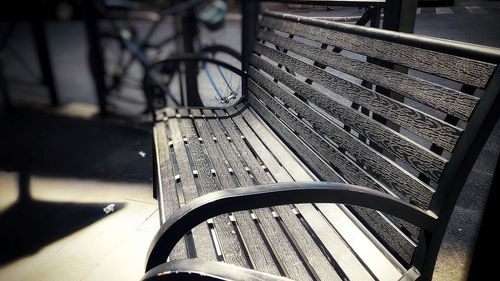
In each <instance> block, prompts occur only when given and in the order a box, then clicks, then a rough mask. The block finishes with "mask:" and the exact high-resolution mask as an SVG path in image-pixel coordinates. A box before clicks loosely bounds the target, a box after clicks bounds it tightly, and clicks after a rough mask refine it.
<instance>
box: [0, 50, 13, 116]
mask: <svg viewBox="0 0 500 281" xmlns="http://www.w3.org/2000/svg"><path fill="white" fill-rule="evenodd" d="M0 91H2V96H3V102H4V106H5V109H7V110H8V109H10V108H11V106H12V104H11V101H10V96H9V87H8V85H7V80H6V79H5V74H4V71H3V62H2V58H1V57H0Z"/></svg>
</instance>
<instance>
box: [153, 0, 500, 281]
mask: <svg viewBox="0 0 500 281" xmlns="http://www.w3.org/2000/svg"><path fill="white" fill-rule="evenodd" d="M302 2H308V3H310V2H317V1H302ZM319 2H322V1H319ZM323 2H324V1H323ZM242 8H243V9H242V10H243V14H244V20H243V21H242V32H243V34H244V36H243V38H242V46H243V48H242V68H243V71H239V70H237V69H234V67H230V66H228V65H224V64H223V63H220V62H217V61H215V60H212V61H211V62H213V63H217V64H221V65H224V66H225V67H228V68H229V69H231V70H232V71H234V72H235V73H239V74H241V75H242V78H243V80H242V82H243V87H242V89H243V96H244V99H247V97H248V95H249V93H248V87H249V86H248V83H249V81H248V73H249V69H250V57H251V54H252V51H253V50H254V47H253V46H254V42H255V41H256V38H257V32H256V26H257V25H258V23H257V22H258V13H259V11H258V3H257V1H244V2H243V7H242ZM269 15H270V16H271V17H275V18H280V17H281V18H283V19H286V20H289V21H292V22H307V23H308V24H311V25H314V26H318V27H321V28H324V29H331V30H337V31H339V30H340V31H342V32H345V33H348V34H354V35H359V36H362V37H366V38H372V39H379V40H383V41H386V42H392V43H397V44H403V45H406V46H413V47H417V48H424V49H425V50H431V51H435V52H442V53H446V54H449V55H452V56H459V57H463V58H467V59H471V60H479V61H483V62H488V63H491V64H494V65H495V68H494V70H493V73H492V74H491V76H490V78H489V80H488V81H486V82H485V83H483V84H485V85H486V84H487V86H486V87H485V92H484V94H483V96H482V97H481V100H480V102H479V103H478V105H477V106H476V107H475V109H474V112H473V114H472V115H471V118H470V119H469V120H468V125H467V129H466V130H465V131H464V132H463V135H462V136H461V137H460V138H459V139H458V142H457V144H456V146H455V147H454V150H453V156H452V158H451V159H450V161H449V162H448V163H447V165H446V168H445V169H444V170H443V172H442V175H441V177H440V178H439V188H438V189H437V190H436V192H435V193H434V195H433V196H432V200H431V202H430V205H429V208H428V210H423V209H421V208H418V207H415V206H414V205H412V204H409V203H408V202H405V201H403V200H400V199H398V198H395V197H392V196H388V195H387V194H385V193H383V192H380V191H376V190H373V189H368V188H365V187H360V186H354V185H348V184H342V183H329V182H307V183H306V182H295V183H279V184H271V185H261V186H254V187H243V188H237V189H232V190H224V191H218V192H214V193H210V194H207V195H204V196H202V197H199V198H197V199H195V200H193V201H191V202H189V203H188V204H186V205H185V206H184V207H182V208H181V209H179V210H178V211H177V212H175V213H174V214H173V215H172V216H171V217H169V218H168V220H167V222H166V223H164V224H163V225H162V226H161V229H160V230H159V232H158V234H157V235H156V237H155V238H154V240H153V242H152V244H151V247H150V249H149V252H148V259H147V262H146V271H149V272H148V273H147V275H146V276H145V279H148V280H156V279H158V280H160V279H161V280H170V279H169V278H173V279H175V280H178V279H177V278H179V279H180V280H183V279H182V278H191V279H190V280H198V279H196V278H199V279H200V280H202V279H203V278H206V279H210V278H214V279H217V278H228V279H231V278H243V276H244V277H245V278H248V280H261V279H259V278H262V279H269V280H285V279H284V278H283V277H277V276H270V275H267V274H264V273H260V272H256V271H252V270H249V269H236V268H235V267H234V266H232V265H226V264H221V263H215V262H207V261H200V260H197V261H196V262H190V261H175V262H171V263H168V262H167V263H164V262H165V260H166V257H167V256H168V253H170V251H171V250H172V249H173V248H174V246H175V245H176V243H177V241H178V240H180V239H181V238H182V237H183V236H184V234H185V233H186V232H188V231H189V230H190V229H192V228H193V227H195V226H196V225H198V224H199V223H200V222H202V221H204V220H207V219H209V218H212V217H214V216H217V215H220V214H224V213H228V212H234V211H238V210H248V209H253V208H262V207H270V206H275V205H284V204H297V203H306V202H307V203H339V204H348V205H356V206H361V207H368V208H372V209H376V210H379V211H382V212H385V213H388V214H392V215H394V216H396V217H398V218H401V219H404V220H406V221H408V222H410V223H412V224H413V225H415V226H417V227H419V228H421V229H422V231H421V232H420V236H419V241H418V245H417V247H416V250H415V254H414V256H413V259H412V263H411V265H412V268H411V269H410V271H408V273H407V276H403V277H409V278H410V279H411V278H415V277H417V278H421V280H430V279H431V278H432V274H433V270H434V266H435V262H436V259H437V255H438V252H439V249H440V246H441V243H442V240H443V237H444V234H445V231H446V228H447V226H448V222H449V220H450V217H451V214H452V212H453V209H454V207H455V204H456V202H457V199H458V197H459V195H460V193H461V190H462V188H463V186H464V184H465V181H466V179H467V177H468V175H469V172H470V170H471V169H472V166H473V164H474V163H475V160H476V159H477V157H478V155H479V153H480V152H481V149H482V147H483V145H484V143H485V142H486V140H487V138H488V136H489V135H490V133H491V131H492V130H493V128H494V126H495V124H496V122H497V120H498V118H499V117H500V111H499V110H495V109H496V108H500V97H499V92H500V69H499V68H498V66H497V65H498V64H499V63H500V50H498V49H493V48H488V47H482V46H477V45H470V44H463V43H459V42H454V41H448V40H437V39H434V38H429V37H424V36H414V35H410V34H402V33H394V32H389V31H384V30H367V29H365V28H358V27H357V26H346V25H338V24H336V23H332V22H327V21H317V20H314V19H304V18H300V17H294V16H288V15H279V14H272V13H271V14H268V16H269ZM176 59H179V60H180V59H190V60H196V59H199V58H196V57H189V56H188V57H178V58H176ZM465 84H466V83H464V85H465ZM462 90H463V91H462V92H467V87H465V86H464V87H463V88H462ZM162 114H163V112H160V113H159V115H162ZM452 117H453V116H452ZM452 117H447V118H446V119H445V120H446V121H447V122H448V123H450V124H453V123H455V124H456V122H458V120H454V118H452ZM452 149H453V148H452ZM431 150H433V148H431ZM434 150H439V148H435V149H434ZM235 272H236V273H235ZM167 273H177V274H167ZM252 278H253V279H252ZM243 279H244V278H243Z"/></svg>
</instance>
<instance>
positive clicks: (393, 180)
mask: <svg viewBox="0 0 500 281" xmlns="http://www.w3.org/2000/svg"><path fill="white" fill-rule="evenodd" d="M249 73H250V76H251V77H252V78H254V79H255V81H258V83H259V84H260V86H261V87H263V88H264V89H266V90H267V92H268V93H273V94H274V95H275V96H277V97H279V98H280V99H281V100H282V101H283V102H285V103H286V104H287V105H288V106H290V107H291V108H292V109H293V110H294V111H295V112H297V113H298V114H299V115H300V116H301V117H302V118H305V119H306V120H307V121H309V122H310V123H311V124H312V125H313V126H314V130H315V131H316V132H318V133H320V134H325V135H326V136H327V137H329V138H330V139H331V140H333V141H334V142H335V143H336V144H337V145H339V146H340V148H342V149H345V150H346V152H347V153H349V154H350V155H352V156H353V157H355V158H356V160H357V162H359V163H361V164H362V165H366V166H367V168H368V170H369V171H370V172H371V174H373V175H374V176H376V177H377V179H380V180H381V181H382V182H387V183H390V184H389V186H390V187H392V188H393V190H397V191H399V192H402V193H403V194H405V195H407V197H408V198H409V199H410V200H414V201H415V202H414V203H417V202H418V203H417V205H419V206H420V207H424V208H425V207H427V205H428V203H429V201H430V198H431V197H432V192H430V191H429V189H428V187H427V186H424V185H423V183H421V182H420V181H418V180H416V178H415V177H414V176H412V175H411V174H409V173H408V172H406V171H405V170H403V169H401V168H399V167H397V166H395V164H394V163H393V162H392V161H391V160H389V159H388V158H387V157H385V156H383V155H381V154H380V153H378V152H377V151H375V150H373V149H372V148H371V147H369V146H368V145H366V144H365V143H363V142H361V141H360V140H359V139H357V138H355V137H354V136H353V135H351V134H349V133H348V132H346V131H345V130H343V129H342V128H340V127H339V126H338V125H337V124H335V123H333V122H331V121H329V120H327V119H326V118H324V117H323V116H322V115H321V114H319V113H317V112H316V111H315V110H313V109H312V108H311V107H308V106H307V105H306V104H304V103H303V102H302V101H300V100H299V99H298V98H296V97H294V96H293V95H290V94H289V93H286V92H285V91H284V90H283V89H281V87H279V86H278V85H277V84H276V83H274V82H272V81H270V80H268V79H267V78H265V77H264V76H263V75H262V74H259V73H258V72H257V71H256V70H255V69H254V68H251V69H250V70H249ZM249 89H250V90H251V91H252V92H253V93H255V94H258V97H259V98H261V99H263V100H264V101H265V102H266V104H267V105H268V106H270V107H271V108H272V109H273V110H275V112H276V113H278V115H280V113H279V112H282V111H283V112H284V110H285V109H284V108H283V109H281V106H280V105H279V104H278V103H277V102H276V101H274V100H273V99H272V98H270V97H267V95H266V94H265V92H264V91H262V90H261V89H259V86H257V84H255V82H254V81H253V80H250V81H249ZM283 114H286V113H285V112H284V113H283ZM288 115H289V116H290V118H293V117H292V116H291V115H290V114H288ZM282 118H284V117H283V116H282ZM287 122H288V120H287ZM309 131H311V130H309ZM320 138H321V137H320ZM318 141H320V140H319V139H318ZM320 142H321V143H323V142H324V143H325V146H326V145H327V144H326V143H327V142H326V141H320ZM337 157H342V158H346V156H345V155H342V156H337ZM412 159H414V161H413V162H415V161H421V160H420V159H419V158H414V157H413V156H412ZM345 165H346V164H344V163H337V165H336V167H338V168H339V169H342V168H343V167H346V168H347V167H348V166H345ZM420 165H425V163H419V166H420ZM356 166H357V165H356ZM355 170H357V169H356V168H355V167H354V166H353V167H352V169H350V170H349V171H352V172H351V173H350V177H352V178H357V177H359V174H358V173H359V172H355ZM346 176H347V174H346ZM365 184H366V183H365ZM374 187H376V188H378V189H379V190H382V188H381V187H379V186H378V185H375V186H374ZM385 192H387V191H385Z"/></svg>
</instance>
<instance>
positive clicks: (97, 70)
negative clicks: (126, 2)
mask: <svg viewBox="0 0 500 281" xmlns="http://www.w3.org/2000/svg"><path fill="white" fill-rule="evenodd" d="M81 4H82V5H83V18H84V22H85V31H86V34H87V44H88V52H89V63H90V70H91V72H92V77H93V78H94V83H95V90H96V92H97V101H98V102H99V110H100V112H99V113H100V114H101V116H105V115H107V113H108V111H107V106H106V96H107V94H108V93H107V88H106V81H105V73H106V72H105V69H104V55H103V53H102V47H101V44H100V42H99V30H98V26H97V19H98V15H97V11H96V9H95V1H94V0H82V1H81Z"/></svg>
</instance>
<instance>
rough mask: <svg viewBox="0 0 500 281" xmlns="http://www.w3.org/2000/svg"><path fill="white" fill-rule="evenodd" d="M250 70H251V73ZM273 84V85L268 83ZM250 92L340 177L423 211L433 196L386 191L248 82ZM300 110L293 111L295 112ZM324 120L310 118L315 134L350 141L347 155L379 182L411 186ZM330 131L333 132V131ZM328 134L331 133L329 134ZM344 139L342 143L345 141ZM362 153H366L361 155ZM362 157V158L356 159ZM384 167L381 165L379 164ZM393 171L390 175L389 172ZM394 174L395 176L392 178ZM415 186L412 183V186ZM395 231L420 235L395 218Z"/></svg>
mask: <svg viewBox="0 0 500 281" xmlns="http://www.w3.org/2000/svg"><path fill="white" fill-rule="evenodd" d="M250 70H251V69H250ZM270 83H272V82H270ZM249 89H250V90H251V92H252V93H253V94H255V95H256V96H257V97H259V98H260V99H262V100H263V101H264V102H265V103H266V104H267V106H268V107H270V108H271V110H273V111H274V112H275V113H276V114H277V115H278V116H280V117H281V118H282V119H283V121H284V122H285V123H286V124H287V125H291V127H292V128H294V130H295V131H297V132H298V133H299V134H300V135H302V136H307V137H304V138H305V141H306V142H307V143H309V145H310V146H311V147H313V148H314V149H316V150H317V151H318V153H319V154H320V155H321V157H324V158H325V159H326V161H328V162H329V163H331V164H332V165H333V166H334V167H335V168H336V170H337V171H340V172H341V174H342V177H343V178H345V179H347V181H348V182H351V183H355V184H358V185H362V186H366V187H371V188H374V189H377V190H379V191H382V192H387V193H390V194H392V195H393V196H397V197H399V198H400V199H403V200H407V201H410V202H412V203H413V204H416V205H418V206H421V207H422V208H425V207H426V206H427V205H428V200H429V198H430V197H431V196H432V194H428V193H427V194H426V195H427V196H428V197H427V198H426V197H424V196H425V194H424V195H422V194H420V193H419V192H418V190H420V191H421V192H422V193H424V190H425V189H424V190H422V189H417V190H415V189H411V188H410V189H408V190H403V189H401V188H399V187H398V184H397V183H393V186H395V188H394V189H395V190H397V192H396V193H395V192H393V191H391V190H388V189H387V188H386V187H385V186H384V185H382V184H381V183H380V182H379V180H378V179H375V178H374V177H373V176H371V175H370V174H368V173H367V172H366V171H364V170H363V169H362V168H361V167H360V166H359V165H358V164H356V163H355V162H353V161H352V160H351V159H350V158H349V157H347V156H346V155H344V154H342V152H340V151H339V150H338V149H337V148H335V147H333V146H332V145H330V144H329V143H328V141H326V140H324V139H322V137H321V136H320V135H319V134H317V133H316V132H315V131H313V130H312V129H311V128H309V127H307V126H306V125H305V124H304V123H303V122H302V121H300V120H299V119H298V118H297V117H295V116H293V115H292V114H291V113H290V112H288V111H287V110H285V109H284V108H282V107H281V106H280V105H279V104H278V102H277V101H275V100H274V99H273V98H271V97H269V96H268V94H267V93H266V92H265V91H264V90H263V89H262V88H260V87H259V86H257V85H256V84H255V82H253V81H252V80H250V81H249ZM279 91H281V90H280V89H279V88H278V89H275V93H277V92H279ZM295 103H299V102H298V101H296V100H295ZM297 108H299V107H296V109H297ZM297 112H298V113H299V114H300V113H301V112H304V113H305V115H304V116H305V117H310V116H311V112H312V109H309V111H308V110H305V111H302V110H297ZM321 119H323V118H322V117H321V116H319V115H318V116H314V117H313V118H309V120H314V121H312V122H313V124H316V125H317V127H316V128H315V129H316V130H319V131H320V132H321V131H324V132H321V133H326V134H327V135H328V136H330V137H332V138H333V139H334V140H336V139H339V140H340V141H341V143H343V142H346V141H347V139H351V141H352V142H347V143H346V144H347V145H346V146H347V147H348V148H351V149H350V151H349V153H350V154H351V155H353V156H354V157H358V160H359V158H361V159H363V160H364V161H361V163H362V164H364V165H368V166H370V167H372V170H376V171H377V172H376V173H374V174H376V175H377V176H379V177H382V178H387V177H389V178H393V180H392V181H394V180H396V181H399V182H402V183H403V184H411V183H412V182H410V183H407V182H406V181H405V180H401V179H400V177H402V178H403V179H406V180H409V181H413V180H414V179H413V178H411V177H409V176H408V175H407V174H405V173H404V171H401V170H398V169H397V168H396V167H394V166H393V165H392V164H391V163H389V161H390V160H387V159H385V158H383V156H380V155H378V154H376V153H375V152H373V151H371V148H370V147H368V146H366V145H364V144H359V143H358V142H359V140H357V139H355V138H352V137H350V136H348V135H347V134H346V132H345V131H342V130H341V129H340V128H338V127H337V126H336V125H334V124H332V123H329V122H327V121H326V120H324V119H323V120H324V121H325V122H326V123H328V124H327V125H325V124H321V123H317V121H318V120H321ZM332 129H333V130H332ZM330 130H331V131H330ZM344 138H345V139H344ZM353 143H354V144H358V146H359V147H354V148H352V146H353ZM363 153H366V155H365V154H363ZM360 155H361V157H359V156H360ZM371 156H374V158H375V159H372V158H371ZM378 161H381V162H386V165H385V166H380V163H378ZM382 164H383V163H382ZM391 170H392V171H391ZM391 172H392V173H396V175H394V174H391ZM414 184H415V183H414ZM401 194H404V195H405V197H402V196H401ZM394 220H395V222H396V224H397V225H398V227H405V228H406V229H407V230H408V231H409V232H410V233H411V234H412V238H413V239H414V240H417V239H418V235H419V233H420V230H419V229H418V228H416V227H414V226H412V225H411V224H408V223H407V222H405V221H403V220H399V219H397V218H395V219H394Z"/></svg>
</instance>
